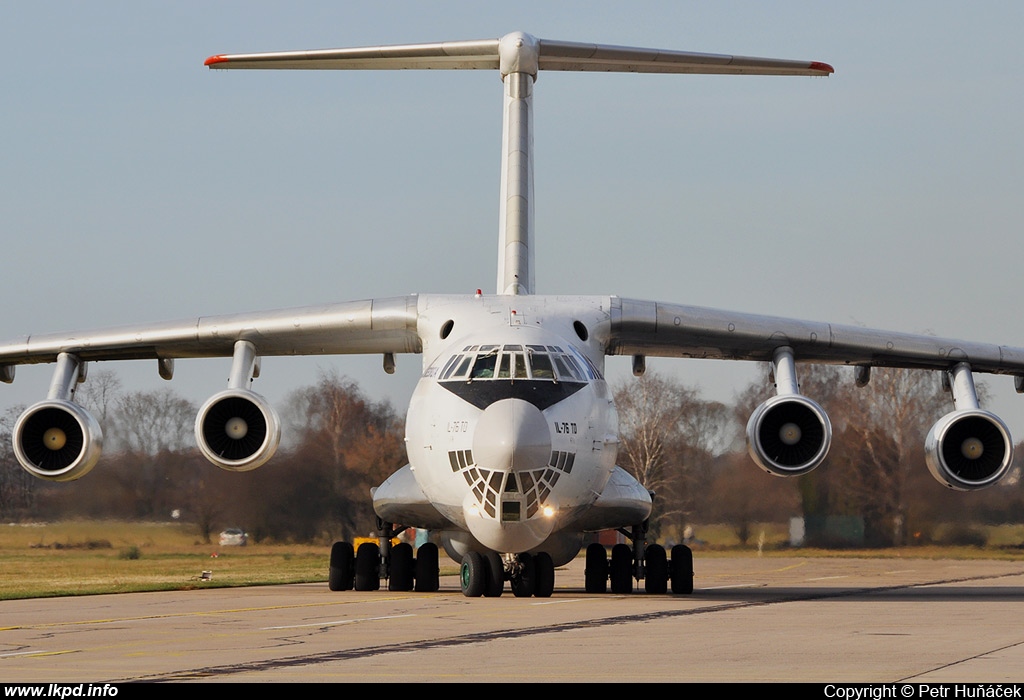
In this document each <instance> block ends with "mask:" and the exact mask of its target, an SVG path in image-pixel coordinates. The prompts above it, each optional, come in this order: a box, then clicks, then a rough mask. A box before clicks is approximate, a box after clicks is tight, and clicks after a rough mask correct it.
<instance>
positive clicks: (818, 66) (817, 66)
mask: <svg viewBox="0 0 1024 700" xmlns="http://www.w3.org/2000/svg"><path fill="white" fill-rule="evenodd" d="M811 70H820V71H822V72H824V73H835V72H836V69H835V68H833V67H832V66H830V65H829V64H827V63H819V62H818V61H811Z"/></svg>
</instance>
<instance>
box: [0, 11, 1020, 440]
mask: <svg viewBox="0 0 1024 700" xmlns="http://www.w3.org/2000/svg"><path fill="white" fill-rule="evenodd" d="M515 30H522V31H527V32H530V33H532V34H534V35H536V36H538V37H542V38H545V37H546V38H553V39H565V40H576V41H594V42H602V43H614V44H624V45H639V46H651V47H658V48H670V49H680V50H693V51H708V52H716V53H736V54H745V55H760V56H775V57H781V58H794V59H807V60H818V61H825V62H828V63H830V64H832V65H833V66H835V68H836V74H835V75H834V76H832V77H830V78H828V79H812V78H757V77H727V76H721V77H719V76H699V77H694V76H636V75H603V74H583V75H581V74H542V75H541V76H540V80H539V82H538V84H537V89H536V93H535V95H536V97H535V106H536V114H535V127H536V130H535V131H536V141H535V144H536V157H537V169H536V192H537V194H536V222H537V234H538V239H537V254H538V270H537V285H538V288H539V289H538V291H540V292H545V293H585V294H606V293H614V294H619V295H622V296H629V297H638V298H650V299H658V300H664V301H673V302H680V303H692V304H700V305H706V306H714V307H719V308H726V309H733V310H737V311H749V312H755V313H767V314H773V315H780V316H791V317H795V318H807V319H813V320H823V321H833V322H837V323H856V324H863V325H866V326H871V327H879V328H894V329H899V330H906V331H912V332H930V333H934V334H937V335H942V336H950V337H954V338H966V339H973V340H979V341H988V342H997V343H1005V344H1010V345H1016V346H1024V325H1022V324H1021V322H1020V321H1019V320H1018V318H1017V311H1018V307H1019V302H1018V300H1019V299H1020V298H1021V295H1022V291H1024V283H1022V282H1021V280H1020V277H1021V274H1020V271H1019V269H1020V266H1021V260H1022V253H1024V243H1022V241H1021V236H1020V234H1021V228H1022V224H1024V207H1022V198H1021V195H1020V190H1021V188H1022V185H1024V138H1022V136H1021V123H1022V113H1024V110H1022V101H1024V90H1022V85H1024V80H1022V78H1024V68H1022V64H1021V60H1020V56H1019V53H1020V48H1019V46H1020V37H1021V36H1022V35H1024V31H1022V30H1024V4H1021V3H1018V2H978V3H947V2H933V1H929V2H923V1H922V2H899V3H892V2H848V3H819V2H773V3H763V2H715V3H710V2H706V3H698V2H672V3H651V2H647V3H645V2H636V3H622V2H557V3H556V2H519V3H502V4H500V5H498V4H487V5H485V4H483V3H479V2H431V3H412V2H409V3H403V2H380V3H342V2H307V3H293V2H289V3H285V2H212V3H211V2H202V3H200V2H176V3H165V2H138V1H136V2H102V1H97V2H89V3H70V2H67V3H65V2H39V3H4V4H2V5H0V58H2V60H0V95H2V97H0V125H2V127H3V134H4V138H3V140H2V144H3V157H2V159H0V230H2V231H3V237H2V240H3V251H2V259H3V261H4V265H3V267H2V270H3V274H2V275H0V298H2V299H3V300H4V304H3V313H2V314H0V338H3V339H9V338H13V337H17V336H22V335H26V334H29V333H37V332H47V331H57V330H71V329H83V328H91V327H101V326H108V325H118V324H126V323H134V322H145V321H154V320H166V319H176V318H188V317H194V316H198V315H207V314H218V313H231V312H235V311H248V310H258V309H272V308H279V307H286V306H297V305H303V304H308V303H315V302H324V301H336V300H337V301H340V300H347V299H362V298H368V297H374V296H393V295H399V294H405V293H410V292H472V291H473V290H474V289H476V288H477V287H480V288H483V289H484V290H485V291H493V288H494V284H495V280H494V277H495V260H496V248H497V240H496V233H497V204H498V164H499V148H498V146H499V138H500V129H501V123H500V105H501V86H500V82H499V80H498V77H497V75H496V74H494V73H491V72H457V71H451V72H440V71H439V72H401V73H398V72H395V73H389V72H372V73H348V72H339V73H334V72H330V73H329V72H315V71H311V72H293V71H284V72H238V73H231V72H211V71H209V70H207V69H206V68H204V67H203V60H204V59H205V58H206V57H207V56H209V55H211V54H216V53H228V52H248V51H270V50H284V49H312V48H330V47H339V46H360V45H372V44H391V43H406V42H427V41H441V40H455V39H479V38H486V37H498V36H500V35H502V34H505V33H507V32H510V31H515ZM398 362H399V372H398V374H397V375H396V376H394V377H388V376H387V375H385V374H384V373H383V372H382V371H381V370H380V358H379V357H371V358H342V359H333V358H313V359H268V360H266V361H265V362H264V373H263V377H262V378H260V379H259V380H257V383H256V386H255V388H256V389H257V390H258V391H261V392H262V393H264V394H265V395H267V397H268V398H270V399H271V400H272V401H273V402H275V403H277V404H278V405H280V403H281V402H282V401H283V399H284V397H285V396H286V395H287V393H288V392H289V391H290V390H291V389H294V388H297V387H300V386H303V385H307V384H310V383H312V382H313V381H315V379H316V374H317V371H318V369H319V368H337V369H338V370H339V371H340V372H342V373H345V374H348V375H350V376H352V377H353V378H354V379H356V380H358V381H359V382H360V384H361V385H362V386H363V387H364V388H365V389H366V390H367V392H368V393H369V394H370V395H371V396H373V397H375V398H388V399H390V400H391V401H392V402H393V403H394V404H395V405H396V407H399V408H400V409H401V410H404V405H405V403H406V401H407V399H408V395H409V394H410V393H411V391H412V388H413V386H414V383H415V380H416V378H417V375H418V371H419V357H416V356H405V357H399V358H398ZM228 364H229V362H228V361H227V360H221V361H218V360H212V361H190V362H179V363H178V373H177V377H176V379H175V381H174V382H173V383H171V384H170V385H167V384H164V383H163V382H162V381H161V380H160V379H159V378H158V377H157V372H156V367H155V365H154V364H153V363H145V364H143V365H141V366H136V367H131V366H129V365H128V364H126V363H121V364H118V365H112V367H113V368H115V369H116V370H117V371H118V372H119V374H121V375H122V377H123V378H124V379H125V382H126V387H127V388H129V389H148V388H154V387H164V386H171V387H173V388H175V389H176V390H178V391H179V392H180V393H182V394H183V395H185V396H187V397H188V398H191V399H193V400H195V401H197V402H199V401H201V400H203V399H205V398H206V396H208V395H209V394H212V393H213V392H214V391H216V390H219V389H221V388H223V387H224V386H225V384H226V378H227V372H228ZM651 366H652V367H654V368H655V369H657V370H659V371H665V372H671V373H677V374H679V375H680V376H681V377H683V378H684V379H685V380H686V381H687V382H689V383H692V384H696V385H699V386H702V387H704V389H705V394H706V395H707V396H710V397H713V398H719V399H723V400H729V399H730V398H731V397H732V393H733V391H735V390H736V389H738V388H740V387H742V386H743V384H745V383H746V382H747V381H749V380H750V379H751V378H753V376H754V374H755V373H754V370H753V368H752V367H751V366H749V365H746V364H742V363H711V362H695V361H689V362H679V361H671V362H670V361H661V362H652V363H651ZM627 371H628V361H627V360H617V361H613V363H612V371H611V372H610V375H611V376H612V377H613V378H618V377H621V376H624V375H625V374H626V373H627ZM49 375H50V369H49V368H48V367H41V368H40V367H35V368H21V369H19V372H18V378H17V381H16V382H15V383H14V384H13V385H11V386H6V385H3V386H0V407H3V406H9V405H13V404H16V403H23V402H31V401H35V400H38V399H41V398H43V396H44V394H45V392H46V387H47V384H48V380H49ZM989 383H990V386H991V388H992V390H993V394H994V395H995V400H994V403H993V404H992V406H993V407H994V408H995V409H996V410H997V411H998V412H1000V413H1001V414H1002V415H1003V416H1004V417H1005V418H1006V420H1007V422H1008V424H1009V425H1010V428H1011V430H1012V431H1013V432H1014V435H1015V437H1017V438H1018V439H1019V438H1021V437H1024V397H1018V396H1016V395H1015V394H1014V392H1013V383H1012V380H1010V379H1007V378H994V379H991V380H990V382H989Z"/></svg>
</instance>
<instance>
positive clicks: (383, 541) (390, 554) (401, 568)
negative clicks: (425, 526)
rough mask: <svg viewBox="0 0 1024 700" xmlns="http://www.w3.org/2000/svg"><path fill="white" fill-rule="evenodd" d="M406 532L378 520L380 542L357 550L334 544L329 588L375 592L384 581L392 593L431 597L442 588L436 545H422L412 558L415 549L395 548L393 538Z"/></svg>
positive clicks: (350, 546) (361, 546)
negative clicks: (408, 593) (413, 593)
mask: <svg viewBox="0 0 1024 700" xmlns="http://www.w3.org/2000/svg"><path fill="white" fill-rule="evenodd" d="M405 529H406V528H404V527H400V528H397V529H396V528H395V527H394V525H393V524H392V523H385V522H383V521H382V520H380V519H379V518H378V519H377V532H378V535H379V536H378V542H379V543H375V542H364V543H362V544H361V545H359V549H358V550H355V549H354V548H353V547H352V544H351V543H350V542H335V543H334V546H333V547H331V567H330V570H329V574H328V586H329V587H330V589H331V590H332V591H350V590H352V589H353V588H355V589H356V590H357V591H376V590H378V589H380V582H381V579H386V580H387V582H388V590H389V591H412V590H415V591H417V592H422V593H432V592H434V591H436V590H437V589H438V587H439V577H440V569H439V567H438V552H437V545H436V544H434V543H432V542H427V543H426V544H422V545H420V548H419V549H418V550H417V552H416V554H415V556H413V552H412V545H409V544H407V543H405V542H400V543H398V544H396V545H394V546H392V544H391V540H392V538H394V537H396V536H397V535H399V534H401V533H402V532H403V531H404V530H405Z"/></svg>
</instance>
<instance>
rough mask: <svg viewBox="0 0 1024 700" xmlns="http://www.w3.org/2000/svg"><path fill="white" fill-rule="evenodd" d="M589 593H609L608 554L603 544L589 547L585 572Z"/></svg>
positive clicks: (595, 543)
mask: <svg viewBox="0 0 1024 700" xmlns="http://www.w3.org/2000/svg"><path fill="white" fill-rule="evenodd" d="M583 577H584V581H585V582H586V590H587V593H607V592H608V552H607V551H605V548H604V545H603V544H598V543H597V542H594V543H593V544H590V545H588V546H587V568H586V570H585V571H584V572H583Z"/></svg>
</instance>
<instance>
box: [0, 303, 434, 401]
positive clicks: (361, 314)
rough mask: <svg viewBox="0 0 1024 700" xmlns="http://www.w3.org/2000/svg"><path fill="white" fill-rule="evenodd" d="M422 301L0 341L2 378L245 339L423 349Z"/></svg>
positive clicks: (227, 350) (189, 353) (299, 347)
mask: <svg viewBox="0 0 1024 700" xmlns="http://www.w3.org/2000/svg"><path fill="white" fill-rule="evenodd" d="M416 303H417V297H416V296H415V295H409V296H404V297H393V298H386V299H367V300H364V301H351V302H342V303H336V304H324V305H321V306H303V307H298V308H292V309H281V310H277V311H268V312H256V313H242V314H230V315H225V316H202V317H199V318H193V319H187V320H183V321H171V322H165V323H153V324H146V325H137V326H120V327H116V328H107V329H101V330H95V331H88V332H73V333H48V334H45V335H32V336H27V337H24V338H20V339H18V340H14V341H11V342H7V343H3V344H0V369H2V370H3V371H2V372H0V376H3V377H4V378H5V380H6V381H10V379H12V378H13V373H12V372H11V369H12V368H13V366H14V365H20V364H35V363H43V362H54V361H56V360H57V356H58V355H59V354H61V353H68V354H72V355H75V356H76V357H77V358H78V359H80V360H82V361H88V360H132V359H147V358H148V359H173V358H192V357H231V356H232V354H233V352H234V346H235V343H236V342H237V341H239V340H248V341H250V342H252V344H253V346H254V348H255V353H256V354H257V355H261V356H274V355H328V354H330V355H333V354H352V353H409V352H421V350H422V348H421V344H420V338H419V335H418V334H417V331H416V318H417V314H416Z"/></svg>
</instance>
